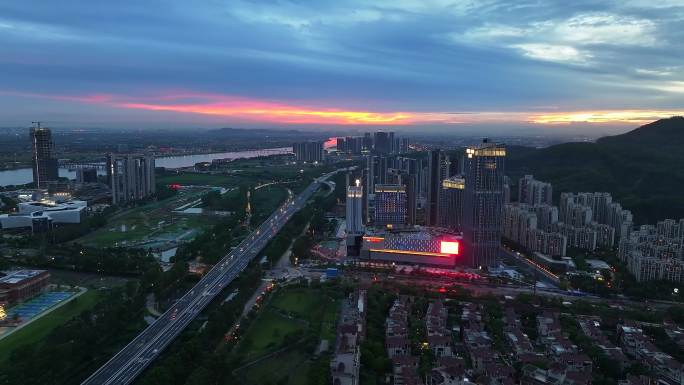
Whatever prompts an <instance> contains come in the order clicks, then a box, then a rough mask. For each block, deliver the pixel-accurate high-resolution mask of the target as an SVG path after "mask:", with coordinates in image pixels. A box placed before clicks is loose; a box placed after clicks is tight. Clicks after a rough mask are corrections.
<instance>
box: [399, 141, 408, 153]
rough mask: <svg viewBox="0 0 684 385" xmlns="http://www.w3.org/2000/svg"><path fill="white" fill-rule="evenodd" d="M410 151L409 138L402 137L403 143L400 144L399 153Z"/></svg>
mask: <svg viewBox="0 0 684 385" xmlns="http://www.w3.org/2000/svg"><path fill="white" fill-rule="evenodd" d="M407 152H409V138H405V137H404V138H401V143H400V144H399V153H400V154H406V153H407Z"/></svg>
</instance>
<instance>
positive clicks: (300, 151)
mask: <svg viewBox="0 0 684 385" xmlns="http://www.w3.org/2000/svg"><path fill="white" fill-rule="evenodd" d="M323 145H324V142H321V141H314V142H297V143H294V144H292V152H294V154H295V159H296V160H297V162H309V163H314V162H318V163H320V162H323V160H324V158H325V151H324V149H323V148H324V147H323Z"/></svg>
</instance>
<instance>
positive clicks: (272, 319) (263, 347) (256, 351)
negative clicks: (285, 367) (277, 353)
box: [239, 308, 305, 359]
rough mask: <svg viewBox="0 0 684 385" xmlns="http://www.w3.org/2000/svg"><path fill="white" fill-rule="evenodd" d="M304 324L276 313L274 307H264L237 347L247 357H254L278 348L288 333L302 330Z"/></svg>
mask: <svg viewBox="0 0 684 385" xmlns="http://www.w3.org/2000/svg"><path fill="white" fill-rule="evenodd" d="M304 328H305V325H304V324H302V323H301V322H298V321H296V320H294V319H290V318H287V317H285V316H282V315H280V314H278V313H277V312H276V311H275V310H274V309H272V308H267V309H265V310H264V311H263V312H262V313H261V314H260V315H259V316H258V317H257V319H256V320H255V321H254V323H253V324H252V325H251V326H250V328H249V332H248V333H247V335H245V337H244V338H243V340H242V343H241V344H240V347H239V349H240V350H241V352H242V353H243V354H245V356H246V357H248V359H252V358H256V357H259V356H261V355H262V354H264V353H266V352H267V351H270V350H274V349H276V348H278V347H279V346H280V345H281V344H282V342H283V340H284V339H285V337H286V336H287V335H288V334H291V333H294V332H296V331H300V330H304Z"/></svg>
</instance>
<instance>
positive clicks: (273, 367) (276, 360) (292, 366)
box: [245, 350, 308, 385]
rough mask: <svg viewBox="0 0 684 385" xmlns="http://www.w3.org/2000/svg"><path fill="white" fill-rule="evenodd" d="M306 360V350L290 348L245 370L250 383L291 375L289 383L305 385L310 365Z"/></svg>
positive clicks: (276, 379) (263, 382)
mask: <svg viewBox="0 0 684 385" xmlns="http://www.w3.org/2000/svg"><path fill="white" fill-rule="evenodd" d="M306 360H307V356H306V354H305V353H304V352H301V351H299V350H290V351H287V352H284V353H282V354H280V355H278V356H276V357H273V358H271V359H268V360H264V361H261V362H260V363H258V364H256V365H254V366H251V367H250V368H249V369H248V370H247V371H246V372H245V378H246V380H247V383H248V384H267V383H276V381H279V380H280V379H281V378H285V377H289V381H288V382H287V384H288V385H305V384H306V383H307V367H308V364H307V363H306ZM269 381H270V382H269ZM278 383H280V382H278Z"/></svg>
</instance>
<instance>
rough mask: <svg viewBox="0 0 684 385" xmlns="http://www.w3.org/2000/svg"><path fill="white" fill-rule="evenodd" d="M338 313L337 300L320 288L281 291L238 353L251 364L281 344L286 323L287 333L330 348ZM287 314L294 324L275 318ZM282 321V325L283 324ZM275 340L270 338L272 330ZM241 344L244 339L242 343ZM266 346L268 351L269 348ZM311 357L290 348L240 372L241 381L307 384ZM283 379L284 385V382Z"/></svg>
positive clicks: (269, 304)
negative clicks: (317, 340) (313, 338)
mask: <svg viewBox="0 0 684 385" xmlns="http://www.w3.org/2000/svg"><path fill="white" fill-rule="evenodd" d="M338 310H339V300H336V299H333V298H331V297H329V295H328V293H327V289H323V288H285V289H283V290H282V291H279V292H277V293H276V294H275V296H274V297H273V298H272V299H271V300H270V301H269V302H268V304H267V305H266V308H265V309H263V311H262V312H261V314H260V315H259V318H257V320H255V321H254V323H252V325H251V326H250V327H249V330H248V331H247V334H246V335H245V339H250V342H249V343H248V344H247V346H246V347H243V346H240V347H239V348H241V349H244V350H242V351H241V353H243V354H245V353H247V354H248V359H247V361H249V360H252V359H255V358H258V357H259V356H262V355H264V354H266V353H267V352H269V351H272V350H275V348H277V347H279V346H280V344H281V343H282V340H283V337H284V335H285V333H283V330H286V329H285V327H286V326H285V325H287V324H288V323H290V325H293V326H294V327H295V328H294V329H290V332H295V331H297V330H305V326H304V325H305V324H306V323H308V324H309V328H307V329H306V330H305V332H306V333H309V334H313V335H315V336H316V337H320V338H321V339H327V340H329V341H330V343H331V344H332V343H333V341H334V338H335V325H336V320H337V313H338ZM279 312H281V313H286V314H290V315H291V316H292V317H293V318H296V319H297V320H299V321H295V320H292V319H289V318H285V317H283V316H282V315H280V314H279ZM284 321H285V323H283V322H284ZM275 329H278V330H279V333H276V334H277V336H278V337H276V336H274V330H275ZM243 342H244V339H243ZM268 346H270V347H271V348H269V347H268ZM311 359H312V356H311V354H310V353H309V352H307V351H304V350H302V347H301V346H294V347H293V348H292V349H288V350H286V351H284V352H282V353H280V354H278V355H276V356H273V357H270V358H268V359H266V360H264V361H261V362H259V363H257V364H255V365H253V366H250V367H248V368H246V369H244V372H243V373H242V374H243V379H244V380H245V383H247V384H251V385H257V384H265V383H279V384H280V383H282V384H288V385H304V384H307V383H308V375H309V373H310V369H311V365H312V361H311ZM285 378H287V381H285V380H284V379H285Z"/></svg>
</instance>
